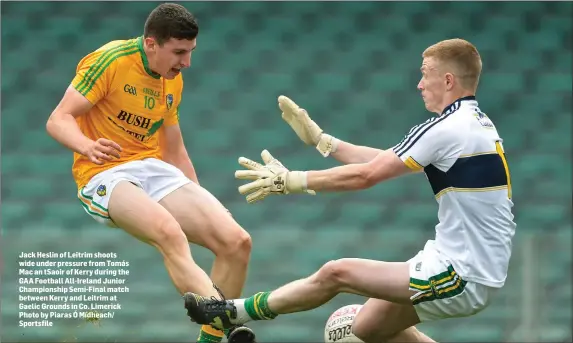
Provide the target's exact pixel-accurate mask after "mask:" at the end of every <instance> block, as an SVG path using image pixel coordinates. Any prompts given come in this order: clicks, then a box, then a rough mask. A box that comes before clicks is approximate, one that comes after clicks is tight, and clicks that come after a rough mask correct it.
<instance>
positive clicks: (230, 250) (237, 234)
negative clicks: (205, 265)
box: [213, 228, 253, 262]
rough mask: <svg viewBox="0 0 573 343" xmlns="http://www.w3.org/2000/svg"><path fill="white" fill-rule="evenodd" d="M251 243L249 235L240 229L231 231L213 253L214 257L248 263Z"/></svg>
mask: <svg viewBox="0 0 573 343" xmlns="http://www.w3.org/2000/svg"><path fill="white" fill-rule="evenodd" d="M252 246H253V242H252V239H251V235H249V233H248V232H247V231H245V230H243V229H242V228H240V229H238V230H233V232H232V233H230V234H229V235H228V236H227V237H226V238H225V240H224V241H223V242H221V244H219V245H218V246H217V247H216V248H215V249H214V251H213V253H214V254H215V255H216V256H220V257H229V258H232V259H235V260H236V259H240V260H244V261H245V262H246V261H248V259H249V258H250V255H251V249H252Z"/></svg>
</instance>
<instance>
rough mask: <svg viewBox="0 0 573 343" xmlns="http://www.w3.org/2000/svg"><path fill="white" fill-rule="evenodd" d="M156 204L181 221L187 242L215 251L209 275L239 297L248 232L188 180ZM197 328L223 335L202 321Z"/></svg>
mask: <svg viewBox="0 0 573 343" xmlns="http://www.w3.org/2000/svg"><path fill="white" fill-rule="evenodd" d="M160 204H161V205H163V206H164V207H165V208H166V209H167V210H168V211H169V212H170V213H171V214H172V215H173V217H174V218H175V219H176V220H177V222H178V223H179V224H180V225H181V228H182V229H183V232H184V233H185V235H186V236H187V239H188V240H189V241H190V242H193V243H195V244H199V245H201V246H204V247H206V248H207V249H209V250H211V251H212V252H213V253H214V254H215V260H214V263H213V268H212V271H211V279H212V280H213V282H215V284H216V285H217V286H218V287H220V289H221V290H222V292H223V294H224V296H225V297H226V298H238V297H240V296H241V292H242V289H243V286H244V284H245V279H246V276H247V266H248V263H249V259H250V254H251V237H250V235H249V234H248V233H247V232H246V231H245V230H244V229H243V228H242V227H241V226H240V225H239V224H238V223H237V222H236V221H235V220H234V219H233V217H232V216H231V215H230V214H229V213H228V212H227V210H226V208H225V207H224V206H223V205H222V204H221V203H220V202H219V201H218V200H217V199H216V198H215V197H214V196H213V195H212V194H211V193H209V192H208V191H207V190H205V189H204V188H202V187H201V186H199V185H197V184H195V183H188V184H186V185H184V186H183V187H181V188H179V189H177V190H175V191H173V192H172V193H170V194H169V195H167V196H165V197H164V198H163V199H162V200H161V201H160ZM201 330H202V332H201V336H205V337H211V338H214V337H217V338H220V337H223V333H222V332H221V331H218V330H214V329H212V328H211V327H210V326H209V325H204V326H203V327H202V328H201ZM201 339H202V338H201V337H200V340H201Z"/></svg>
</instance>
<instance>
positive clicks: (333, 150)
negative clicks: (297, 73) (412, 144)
mask: <svg viewBox="0 0 573 343" xmlns="http://www.w3.org/2000/svg"><path fill="white" fill-rule="evenodd" d="M278 102H279V108H280V109H281V111H282V118H283V119H284V121H286V122H287V123H288V124H289V125H290V127H291V128H292V129H293V130H294V132H295V133H296V134H297V136H298V137H299V138H300V140H302V141H303V142H304V143H305V144H307V145H313V146H315V147H316V149H317V150H318V151H319V152H320V153H321V155H322V156H324V157H327V156H329V155H331V156H332V157H334V158H335V159H336V160H338V161H339V162H341V163H344V164H350V163H366V162H370V161H372V160H373V159H374V158H375V157H376V156H377V155H378V154H379V153H380V152H382V151H383V150H379V149H375V148H370V147H367V146H360V145H354V144H351V143H348V142H345V141H342V140H340V139H337V138H335V137H333V136H331V135H329V134H327V133H324V132H323V130H322V129H321V128H320V127H319V126H318V124H316V123H315V122H314V121H313V120H312V119H311V118H310V116H309V115H308V112H307V111H306V110H305V109H303V108H301V107H299V106H298V105H297V104H296V103H295V102H294V101H292V100H291V99H289V98H288V97H286V96H284V95H281V96H279V98H278Z"/></svg>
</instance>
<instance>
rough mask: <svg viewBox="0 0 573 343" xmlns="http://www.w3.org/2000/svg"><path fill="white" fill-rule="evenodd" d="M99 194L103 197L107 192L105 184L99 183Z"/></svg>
mask: <svg viewBox="0 0 573 343" xmlns="http://www.w3.org/2000/svg"><path fill="white" fill-rule="evenodd" d="M96 193H97V195H99V196H100V197H103V196H105V195H106V194H107V190H106V188H105V185H99V187H98V188H97V190H96Z"/></svg>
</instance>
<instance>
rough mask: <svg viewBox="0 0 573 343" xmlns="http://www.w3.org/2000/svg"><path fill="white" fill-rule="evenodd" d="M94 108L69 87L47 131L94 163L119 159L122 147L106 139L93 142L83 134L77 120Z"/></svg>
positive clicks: (51, 116) (50, 119)
mask: <svg viewBox="0 0 573 343" xmlns="http://www.w3.org/2000/svg"><path fill="white" fill-rule="evenodd" d="M92 106H93V105H92V103H90V102H89V101H88V100H87V99H86V98H85V97H84V96H83V95H82V94H80V93H79V92H78V91H77V90H75V89H74V88H73V87H71V86H70V87H68V89H67V90H66V92H65V94H64V96H63V98H62V100H61V101H60V103H59V104H58V106H56V108H55V109H54V111H53V112H52V114H51V115H50V117H49V119H48V122H47V123H46V130H47V131H48V134H49V135H50V136H51V137H52V138H54V139H55V140H56V141H58V142H59V143H60V144H62V145H64V146H66V147H67V148H68V149H71V150H73V151H75V152H77V153H78V154H82V155H85V156H88V157H89V158H90V160H91V161H92V162H93V163H96V164H103V163H104V161H105V160H108V161H109V160H112V159H113V158H114V157H116V158H119V152H120V151H121V147H120V146H119V145H117V144H116V143H115V142H112V141H110V140H108V139H104V138H100V139H98V140H97V141H93V140H92V139H90V138H88V137H86V136H85V135H84V134H83V133H82V132H81V130H80V127H79V126H78V124H77V122H76V119H75V118H77V117H79V116H81V115H83V114H84V113H86V112H87V111H88V110H89V109H90V108H91V107H92Z"/></svg>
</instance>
